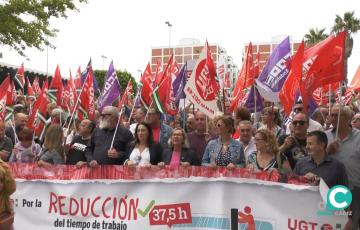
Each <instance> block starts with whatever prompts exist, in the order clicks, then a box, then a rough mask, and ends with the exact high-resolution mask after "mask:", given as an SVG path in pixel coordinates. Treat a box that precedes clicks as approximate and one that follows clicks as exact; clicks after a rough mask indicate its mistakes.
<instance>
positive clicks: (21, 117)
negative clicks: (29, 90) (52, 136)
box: [5, 113, 28, 145]
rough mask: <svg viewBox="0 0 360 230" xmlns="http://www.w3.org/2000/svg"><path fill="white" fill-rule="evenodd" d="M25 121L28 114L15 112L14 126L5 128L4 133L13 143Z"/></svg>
mask: <svg viewBox="0 0 360 230" xmlns="http://www.w3.org/2000/svg"><path fill="white" fill-rule="evenodd" d="M27 121H28V115H26V114H25V113H16V114H15V115H14V124H15V127H13V126H10V127H7V128H6V129H5V135H6V136H7V137H9V138H10V139H11V141H12V143H13V145H15V144H16V142H17V141H18V140H17V135H18V134H19V132H20V131H21V130H22V129H23V128H24V127H25V126H26V123H27ZM14 129H15V132H14Z"/></svg>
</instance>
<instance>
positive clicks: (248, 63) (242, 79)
mask: <svg viewBox="0 0 360 230" xmlns="http://www.w3.org/2000/svg"><path fill="white" fill-rule="evenodd" d="M252 59H253V58H252V44H251V42H250V43H249V46H248V49H247V51H246V57H245V61H244V63H243V66H242V68H241V71H240V74H239V76H238V80H237V81H236V84H235V88H234V91H233V95H232V101H231V104H230V108H229V111H231V112H233V111H235V109H236V107H237V106H238V104H239V102H240V100H241V99H242V98H243V96H244V94H243V90H244V89H245V88H247V87H248V86H251V85H253V84H254V74H253V67H252V65H253V60H252Z"/></svg>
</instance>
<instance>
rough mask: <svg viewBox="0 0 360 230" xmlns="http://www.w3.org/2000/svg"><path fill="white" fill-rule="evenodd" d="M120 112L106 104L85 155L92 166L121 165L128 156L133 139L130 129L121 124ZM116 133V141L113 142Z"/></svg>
mask: <svg viewBox="0 0 360 230" xmlns="http://www.w3.org/2000/svg"><path fill="white" fill-rule="evenodd" d="M118 121H119V112H118V110H117V108H116V107H113V106H106V107H104V109H103V111H102V112H101V115H100V123H99V127H98V128H96V129H95V130H94V132H93V133H92V135H91V141H90V144H89V145H88V146H87V148H86V152H85V156H86V160H87V162H88V164H89V166H90V167H95V166H96V165H120V164H123V163H124V161H125V160H126V159H127V158H128V156H127V155H126V147H127V144H128V143H129V142H131V141H132V140H133V136H132V134H131V132H130V131H129V130H127V129H126V128H124V127H123V126H121V125H118V127H117V131H116V133H115V129H116V126H117V124H118ZM114 135H115V139H114V143H113V145H111V144H112V140H113V137H114Z"/></svg>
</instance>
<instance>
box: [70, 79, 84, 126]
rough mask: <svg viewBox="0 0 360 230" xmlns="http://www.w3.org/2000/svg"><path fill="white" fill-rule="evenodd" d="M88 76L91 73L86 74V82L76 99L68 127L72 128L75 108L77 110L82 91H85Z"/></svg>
mask: <svg viewBox="0 0 360 230" xmlns="http://www.w3.org/2000/svg"><path fill="white" fill-rule="evenodd" d="M88 77H89V73H88V74H87V75H86V78H85V81H84V84H83V85H82V86H81V90H80V93H79V96H78V97H77V100H76V103H75V106H74V109H73V111H72V113H71V117H70V121H69V125H68V127H67V129H69V128H70V124H71V121H72V120H73V118H74V114H75V110H76V108H77V106H78V104H79V101H80V96H81V93H82V91H83V89H84V86H85V83H86V80H87V78H88Z"/></svg>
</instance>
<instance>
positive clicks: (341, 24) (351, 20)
mask: <svg viewBox="0 0 360 230" xmlns="http://www.w3.org/2000/svg"><path fill="white" fill-rule="evenodd" d="M358 30H360V20H359V19H358V18H355V16H354V12H346V13H344V17H343V18H342V17H341V16H339V15H336V18H335V21H334V26H333V27H332V28H331V32H332V33H339V32H341V31H346V32H347V34H346V41H345V55H346V56H345V57H346V58H345V76H346V77H345V82H346V83H347V62H348V61H347V60H348V58H349V57H350V56H351V52H352V49H353V46H354V41H353V38H352V37H351V35H352V34H355V33H356V32H357V31H358Z"/></svg>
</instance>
